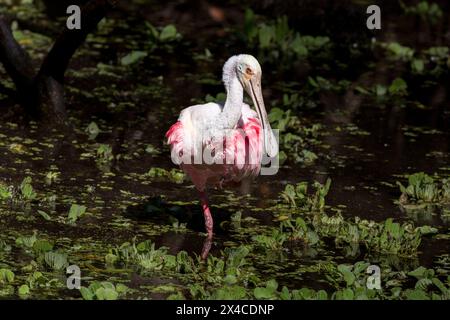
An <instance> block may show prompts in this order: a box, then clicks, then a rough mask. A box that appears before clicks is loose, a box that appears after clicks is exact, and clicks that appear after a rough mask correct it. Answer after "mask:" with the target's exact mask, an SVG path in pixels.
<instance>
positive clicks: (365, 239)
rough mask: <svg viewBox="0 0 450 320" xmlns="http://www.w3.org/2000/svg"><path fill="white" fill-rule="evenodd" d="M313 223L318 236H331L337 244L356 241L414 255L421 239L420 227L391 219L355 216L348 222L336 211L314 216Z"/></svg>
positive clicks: (383, 249)
mask: <svg viewBox="0 0 450 320" xmlns="http://www.w3.org/2000/svg"><path fill="white" fill-rule="evenodd" d="M313 224H314V227H315V230H316V232H317V233H318V234H319V236H321V237H332V238H334V240H335V242H336V244H338V245H341V244H352V243H359V244H363V245H364V246H365V247H366V248H367V249H368V250H370V251H375V252H383V253H392V254H398V255H402V256H412V255H416V254H417V249H418V247H419V245H420V243H421V239H422V232H421V229H419V228H414V226H413V225H412V224H410V223H403V224H399V223H396V222H393V221H392V219H387V220H386V221H384V222H380V223H377V222H375V221H369V220H365V219H360V218H359V217H355V220H354V222H352V221H347V220H345V219H344V218H343V217H342V215H340V214H336V215H335V216H331V217H329V216H327V215H326V214H325V213H322V214H320V215H316V216H314V220H313Z"/></svg>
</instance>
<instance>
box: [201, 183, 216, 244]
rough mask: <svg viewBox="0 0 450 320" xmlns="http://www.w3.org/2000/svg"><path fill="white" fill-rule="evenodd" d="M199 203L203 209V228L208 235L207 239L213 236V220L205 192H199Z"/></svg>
mask: <svg viewBox="0 0 450 320" xmlns="http://www.w3.org/2000/svg"><path fill="white" fill-rule="evenodd" d="M200 201H201V204H202V209H203V217H204V218H205V228H206V232H207V233H208V238H212V236H213V218H212V215H211V211H210V210H209V205H208V197H207V195H206V192H205V191H200Z"/></svg>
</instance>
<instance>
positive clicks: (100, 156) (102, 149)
mask: <svg viewBox="0 0 450 320" xmlns="http://www.w3.org/2000/svg"><path fill="white" fill-rule="evenodd" d="M113 159H114V155H113V151H112V148H111V146H110V145H108V144H100V145H99V146H98V148H97V160H98V161H99V162H101V163H105V162H111V161H112V160H113Z"/></svg>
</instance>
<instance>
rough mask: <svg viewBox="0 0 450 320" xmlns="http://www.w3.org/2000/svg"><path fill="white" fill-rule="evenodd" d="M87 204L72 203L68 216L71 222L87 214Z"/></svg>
mask: <svg viewBox="0 0 450 320" xmlns="http://www.w3.org/2000/svg"><path fill="white" fill-rule="evenodd" d="M86 209H87V208H86V206H83V205H79V204H76V203H74V204H72V205H71V206H70V209H69V214H68V216H67V218H68V220H69V223H75V222H76V221H77V220H78V219H79V218H80V217H82V216H83V215H85V214H86Z"/></svg>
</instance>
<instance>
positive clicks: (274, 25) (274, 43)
mask: <svg viewBox="0 0 450 320" xmlns="http://www.w3.org/2000/svg"><path fill="white" fill-rule="evenodd" d="M257 20H258V19H257V17H256V15H255V14H254V12H253V11H252V10H250V9H247V10H246V12H245V18H244V30H243V31H244V33H243V34H244V36H245V38H246V40H247V42H248V43H251V44H254V45H255V46H256V47H257V49H258V50H259V51H260V52H264V53H265V55H264V57H265V58H266V59H271V61H276V60H278V59H280V58H286V59H288V58H290V59H298V58H306V57H308V56H309V55H311V54H313V53H315V52H318V51H319V50H324V49H326V48H327V47H328V46H329V45H330V39H329V38H328V37H322V36H316V37H313V36H309V35H301V34H300V33H299V32H297V31H295V30H292V29H291V28H290V27H289V24H288V19H287V17H286V16H282V17H278V18H277V19H276V20H274V21H268V22H261V23H258V22H257Z"/></svg>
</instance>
